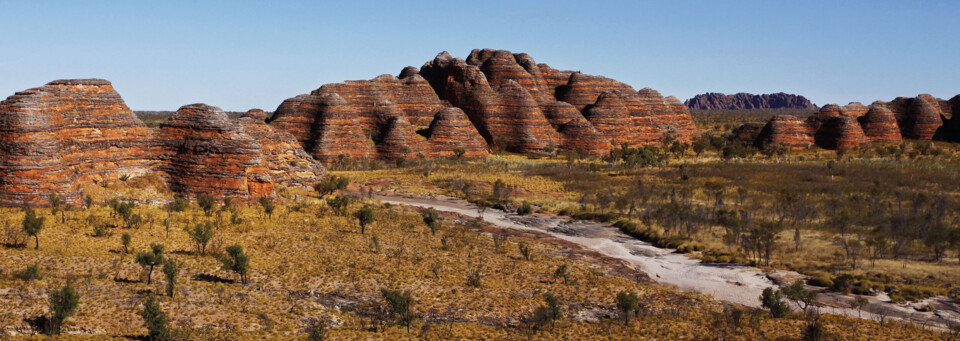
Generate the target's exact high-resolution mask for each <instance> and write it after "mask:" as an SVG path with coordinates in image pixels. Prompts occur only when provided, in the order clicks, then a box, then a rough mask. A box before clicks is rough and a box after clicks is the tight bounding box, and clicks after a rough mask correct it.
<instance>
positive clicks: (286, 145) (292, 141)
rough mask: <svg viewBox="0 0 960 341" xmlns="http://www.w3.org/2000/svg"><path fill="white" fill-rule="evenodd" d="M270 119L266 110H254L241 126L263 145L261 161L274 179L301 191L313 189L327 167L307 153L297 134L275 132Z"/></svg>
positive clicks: (241, 121)
mask: <svg viewBox="0 0 960 341" xmlns="http://www.w3.org/2000/svg"><path fill="white" fill-rule="evenodd" d="M266 119H267V114H266V113H264V112H263V110H260V109H253V110H250V111H247V112H246V113H245V114H244V115H243V116H242V117H240V120H239V124H240V127H241V128H242V129H243V131H244V132H245V133H246V134H248V135H250V136H251V137H253V138H254V139H255V140H257V141H258V142H259V143H260V155H261V161H262V164H263V165H264V166H265V167H266V168H267V171H268V173H269V174H270V177H271V180H272V181H273V182H274V183H277V184H283V185H284V186H287V187H300V188H309V187H310V186H313V184H315V183H317V182H318V181H320V179H321V178H322V177H323V175H324V174H325V173H326V170H325V169H324V167H323V166H322V165H321V164H320V163H319V162H317V161H316V160H315V159H314V158H313V157H311V156H310V154H307V152H305V151H304V150H303V147H301V146H300V143H299V142H298V141H297V139H296V138H294V137H293V135H290V134H287V133H284V132H280V131H276V130H274V129H273V128H271V127H270V126H268V125H267V123H266Z"/></svg>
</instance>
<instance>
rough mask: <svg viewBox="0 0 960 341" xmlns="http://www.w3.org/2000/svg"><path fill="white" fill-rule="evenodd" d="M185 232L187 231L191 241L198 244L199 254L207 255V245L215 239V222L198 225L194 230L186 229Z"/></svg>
mask: <svg viewBox="0 0 960 341" xmlns="http://www.w3.org/2000/svg"><path fill="white" fill-rule="evenodd" d="M184 230H185V231H187V234H188V235H190V239H191V240H193V243H194V244H196V245H195V246H196V248H197V254H198V255H205V254H206V252H207V244H208V243H210V240H212V239H213V222H209V221H208V222H206V223H198V224H197V225H196V226H194V227H193V228H189V227H186V228H184Z"/></svg>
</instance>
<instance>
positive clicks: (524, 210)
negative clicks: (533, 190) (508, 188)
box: [517, 201, 533, 215]
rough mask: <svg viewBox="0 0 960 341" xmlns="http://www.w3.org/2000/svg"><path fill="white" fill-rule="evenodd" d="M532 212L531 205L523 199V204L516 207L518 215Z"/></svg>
mask: <svg viewBox="0 0 960 341" xmlns="http://www.w3.org/2000/svg"><path fill="white" fill-rule="evenodd" d="M530 213H533V207H532V206H530V203H528V202H526V201H524V202H523V205H520V208H518V209H517V214H519V215H528V214H530Z"/></svg>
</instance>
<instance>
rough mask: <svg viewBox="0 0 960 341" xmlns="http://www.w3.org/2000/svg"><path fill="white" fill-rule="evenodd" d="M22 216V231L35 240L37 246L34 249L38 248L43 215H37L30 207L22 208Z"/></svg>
mask: <svg viewBox="0 0 960 341" xmlns="http://www.w3.org/2000/svg"><path fill="white" fill-rule="evenodd" d="M23 212H24V217H23V232H25V233H26V234H27V235H28V236H31V237H33V239H34V240H35V241H36V242H37V246H36V247H35V248H34V249H40V236H39V235H40V230H42V229H43V219H44V218H43V217H37V213H36V212H34V211H33V209H32V208H30V207H24V208H23Z"/></svg>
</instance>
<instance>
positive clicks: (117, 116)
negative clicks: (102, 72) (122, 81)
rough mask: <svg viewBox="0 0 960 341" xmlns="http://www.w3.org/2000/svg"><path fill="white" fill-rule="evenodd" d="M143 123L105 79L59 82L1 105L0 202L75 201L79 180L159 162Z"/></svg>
mask: <svg viewBox="0 0 960 341" xmlns="http://www.w3.org/2000/svg"><path fill="white" fill-rule="evenodd" d="M156 147H157V146H156V144H155V143H153V142H152V134H151V131H150V129H149V128H147V127H146V126H145V125H144V124H143V122H140V120H139V119H137V117H136V116H135V115H134V114H133V112H132V111H131V110H130V108H128V107H127V105H126V104H125V103H124V102H123V99H121V98H120V95H119V94H118V93H117V92H116V91H115V90H114V88H113V85H111V84H110V82H107V81H105V80H102V79H77V80H57V81H53V82H50V83H47V84H46V85H44V86H41V87H38V88H33V89H29V90H25V91H21V92H18V93H16V94H15V95H13V96H10V97H8V98H7V99H6V100H4V101H3V102H0V179H2V181H0V200H2V204H3V205H7V206H11V205H40V204H46V203H48V198H47V197H48V196H49V195H50V194H57V195H59V196H60V197H62V198H63V200H64V201H65V202H66V203H78V202H79V201H80V198H81V193H80V190H81V184H83V183H86V182H92V181H99V180H100V179H102V178H103V177H110V176H113V177H116V176H119V175H123V174H130V175H136V174H141V173H145V172H147V171H149V170H150V169H151V168H152V167H153V166H154V164H155V162H156V160H155V158H154V155H155V154H156V153H157V148H156Z"/></svg>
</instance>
